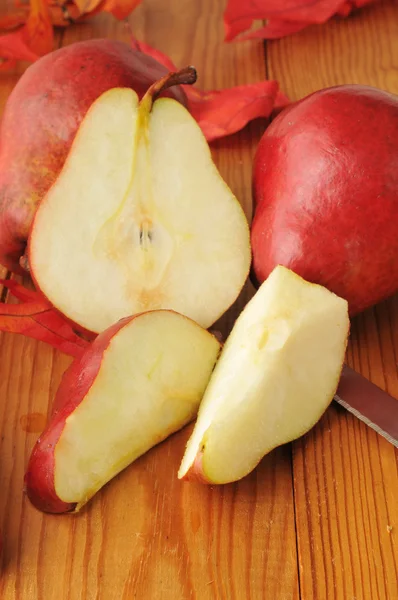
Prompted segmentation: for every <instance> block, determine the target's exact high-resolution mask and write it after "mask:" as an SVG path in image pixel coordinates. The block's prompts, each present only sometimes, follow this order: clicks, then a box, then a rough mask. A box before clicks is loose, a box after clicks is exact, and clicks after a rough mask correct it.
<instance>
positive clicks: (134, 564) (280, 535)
mask: <svg viewBox="0 0 398 600" xmlns="http://www.w3.org/2000/svg"><path fill="white" fill-rule="evenodd" d="M222 9H223V6H222V4H221V3H214V2H212V0H202V1H201V2H185V3H183V6H182V5H181V2H180V1H179V0H169V1H168V2H167V4H165V3H164V2H163V1H162V0H146V1H145V2H144V3H143V4H142V6H140V8H139V9H138V10H137V11H136V12H135V13H134V14H133V15H132V17H131V19H130V23H131V26H132V28H133V30H134V33H135V35H136V36H137V37H139V38H140V39H144V40H145V41H146V42H148V43H150V44H153V45H155V46H157V47H158V48H159V49H160V50H163V51H166V52H168V53H169V54H170V56H171V57H172V59H173V60H174V61H175V62H176V64H177V65H180V66H183V65H185V64H189V63H193V64H195V65H196V66H197V68H198V70H199V77H200V80H199V81H200V84H201V85H202V86H203V87H205V88H214V87H221V86H228V85H234V84H242V83H245V82H252V81H253V82H254V81H257V80H259V79H261V78H262V77H264V72H265V63H264V54H263V45H262V42H255V43H249V44H240V45H225V44H223V43H222V36H223V31H222ZM92 37H111V38H116V39H124V40H126V41H127V40H128V31H127V30H126V28H125V26H124V25H123V24H121V23H118V22H116V21H115V20H114V19H112V18H111V17H109V16H103V15H101V16H99V17H98V18H96V19H94V20H93V21H90V22H88V23H86V24H82V25H79V26H78V27H73V28H72V27H71V28H70V29H68V30H67V31H66V33H65V36H64V43H65V44H68V43H72V42H74V41H76V40H79V39H88V38H92ZM262 129H263V124H261V123H256V124H252V125H251V126H250V127H248V128H247V129H246V130H245V131H244V132H242V133H239V134H237V135H234V136H231V137H230V138H228V139H226V140H222V141H220V142H217V143H215V144H214V145H213V151H214V157H215V160H216V163H217V165H218V166H219V168H220V170H221V173H222V174H223V176H224V177H225V179H226V180H227V182H228V183H229V185H230V186H231V187H232V189H233V190H234V191H235V193H236V194H237V195H238V197H239V198H240V199H241V201H242V204H243V206H244V207H245V210H246V212H247V214H248V215H249V214H250V212H251V193H250V189H251V162H252V156H253V153H254V149H255V146H256V144H257V141H258V139H259V137H260V135H261V133H262ZM251 294H252V289H251V288H250V287H249V286H247V287H246V289H245V291H244V293H243V294H242V296H241V298H240V299H239V301H238V302H237V303H236V306H235V307H233V309H231V310H230V311H229V312H228V314H227V315H226V316H225V317H224V318H223V319H222V320H221V322H220V323H219V324H218V326H219V328H220V329H221V330H222V332H223V333H224V335H226V334H227V333H228V331H229V329H230V327H231V325H232V323H233V321H234V319H235V318H236V315H237V314H238V311H239V310H240V308H241V307H242V306H243V304H244V303H245V302H246V301H247V299H248V298H249V297H250V295H251ZM68 362H69V359H67V358H66V357H63V356H61V355H59V354H58V353H57V352H54V351H52V350H51V349H49V348H46V347H45V346H43V345H41V344H37V343H35V342H31V341H28V340H25V339H23V338H17V337H16V336H14V337H12V336H10V335H5V336H3V338H2V346H1V348H0V365H1V379H0V413H1V414H0V419H1V420H0V423H1V424H2V425H0V426H2V436H3V437H2V438H1V441H0V443H1V448H0V457H1V459H0V460H1V463H0V484H1V489H2V490H3V494H2V496H1V498H0V516H1V524H2V527H3V530H4V537H5V550H4V556H3V578H2V580H1V581H0V597H1V598H2V600H21V599H28V598H29V599H30V598H35V599H38V600H52V599H54V600H62V599H65V600H66V599H67V600H75V599H76V600H77V599H87V600H89V599H90V600H91V599H94V598H95V599H96V600H100V599H103V600H120V599H122V598H123V599H125V600H131V599H132V598H139V599H140V600H158V599H162V600H174V599H176V600H177V599H178V600H185V599H194V598H196V599H197V600H207V599H214V598H217V599H218V598H220V599H225V600H227V599H228V600H243V599H245V600H246V599H247V600H254V599H255V600H260V599H262V598H264V599H265V598H267V600H268V599H269V598H272V599H273V600H291V599H297V598H298V576H297V552H296V539H295V527H294V506H293V488H292V469H291V450H290V448H289V447H285V448H282V449H279V450H278V451H276V452H274V453H273V454H272V455H270V456H269V457H267V459H265V460H264V461H263V462H262V463H261V465H260V467H259V468H258V469H257V470H256V472H255V473H253V474H252V475H251V476H249V477H247V478H246V479H245V480H244V481H242V482H240V483H239V484H236V485H230V486H224V487H204V486H200V485H194V484H188V483H187V484H185V483H184V484H182V483H180V482H178V481H177V479H176V472H177V468H178V465H179V462H180V459H181V457H182V454H183V448H184V444H185V443H186V440H187V438H188V435H189V432H190V428H187V429H186V430H185V431H182V432H180V433H179V434H177V435H175V436H173V437H172V438H171V439H169V440H168V441H166V442H165V443H164V444H162V445H161V446H159V447H158V448H155V449H154V450H152V451H151V452H149V453H148V454H147V455H146V456H144V457H142V458H141V459H140V460H138V461H137V462H136V463H135V464H134V465H132V466H131V467H130V468H128V469H126V470H125V471H124V472H123V473H122V474H121V475H120V476H118V477H117V478H116V479H115V480H114V481H112V483H111V484H110V485H109V486H107V487H106V488H105V489H104V490H103V491H101V492H100V493H99V494H97V496H96V497H95V498H94V499H93V500H92V502H90V504H89V505H88V506H87V508H86V509H85V510H83V511H82V512H81V513H80V514H78V515H76V516H68V515H66V516H51V515H42V514H40V513H39V512H37V511H36V510H35V509H33V508H32V506H31V505H30V504H29V502H28V501H27V500H26V498H24V497H23V495H22V477H23V471H24V468H25V465H26V462H27V460H28V456H29V453H30V450H31V448H32V446H33V444H34V442H35V439H36V437H37V433H36V432H32V433H27V432H24V431H23V430H22V427H21V418H22V417H23V416H24V415H27V414H31V413H38V414H44V413H46V412H47V407H48V406H49V404H50V402H51V398H52V397H53V394H54V391H55V389H56V387H57V385H58V382H59V380H60V376H61V373H62V371H63V369H64V368H65V367H66V365H67V364H68ZM25 421H26V419H25ZM25 421H24V422H25Z"/></svg>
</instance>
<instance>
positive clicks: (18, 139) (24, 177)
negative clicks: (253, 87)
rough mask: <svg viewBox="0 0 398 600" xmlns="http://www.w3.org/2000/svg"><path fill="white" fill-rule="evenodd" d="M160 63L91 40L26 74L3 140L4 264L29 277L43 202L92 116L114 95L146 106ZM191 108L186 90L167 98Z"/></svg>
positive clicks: (0, 224) (0, 243)
mask: <svg viewBox="0 0 398 600" xmlns="http://www.w3.org/2000/svg"><path fill="white" fill-rule="evenodd" d="M167 72H168V71H167V69H166V68H165V67H164V66H163V65H161V64H160V63H158V62H157V61H156V60H155V59H153V58H152V57H150V56H147V55H146V54H143V53H141V52H139V51H138V50H133V49H132V48H130V47H129V46H128V45H127V44H124V43H123V42H119V41H114V40H105V39H98V40H88V41H84V42H77V43H75V44H71V45H69V46H66V47H64V48H61V49H59V50H56V51H55V52H52V53H51V54H48V55H46V56H44V57H43V58H41V59H40V60H38V61H37V62H36V63H34V64H33V65H32V66H31V67H29V68H28V69H27V71H26V72H25V73H24V75H23V76H22V77H21V79H20V80H19V82H18V84H17V85H16V86H15V88H14V90H13V92H12V93H11V95H10V97H9V99H8V102H7V105H6V108H5V110H4V113H3V119H2V125H1V133H0V140H1V144H0V264H2V265H4V266H6V267H7V268H8V269H10V270H12V271H15V272H23V269H22V267H21V266H20V263H19V260H20V257H21V256H22V255H23V254H24V251H25V246H26V240H27V237H28V232H29V228H30V225H31V222H32V219H33V216H34V213H35V210H36V207H37V204H38V202H40V200H41V199H42V198H43V196H44V195H45V194H46V193H47V191H48V190H49V188H50V187H51V185H52V184H53V183H54V181H55V179H56V178H57V176H58V174H59V172H60V170H61V168H62V166H63V164H64V161H65V158H66V156H67V154H68V151H69V149H70V147H71V144H72V141H73V139H74V137H75V134H76V132H77V129H78V127H79V125H80V123H81V121H82V119H83V117H84V116H85V114H86V112H87V110H88V108H89V107H90V106H91V104H92V103H93V102H94V100H96V99H97V98H98V97H99V96H100V95H101V94H102V93H103V92H105V91H107V90H108V89H110V88H113V87H130V88H133V89H134V90H135V91H136V92H137V94H138V96H139V97H140V98H141V97H142V96H143V95H144V93H145V92H146V90H147V89H148V87H149V86H150V85H151V84H152V83H154V82H155V81H157V80H158V79H160V78H161V77H163V76H164V75H166V73H167ZM165 95H169V96H171V97H173V98H175V99H177V100H179V101H180V102H181V103H183V104H186V96H185V94H184V92H183V90H182V89H181V88H178V87H174V88H172V89H170V90H168V91H167V92H166V94H165Z"/></svg>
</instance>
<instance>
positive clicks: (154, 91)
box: [141, 66, 197, 112]
mask: <svg viewBox="0 0 398 600" xmlns="http://www.w3.org/2000/svg"><path fill="white" fill-rule="evenodd" d="M196 79H197V73H196V69H195V67H191V66H189V67H185V69H181V71H177V72H176V73H167V75H165V76H164V77H162V78H161V79H159V80H158V81H155V83H153V84H152V85H151V87H150V88H149V89H148V90H147V92H146V93H145V95H144V97H143V98H142V100H141V103H142V104H143V105H145V106H146V108H147V110H148V112H149V111H150V110H151V108H152V105H153V103H154V102H155V100H156V98H157V97H158V96H159V94H161V93H162V92H163V91H164V90H167V88H169V87H172V86H174V85H192V84H193V83H195V81H196Z"/></svg>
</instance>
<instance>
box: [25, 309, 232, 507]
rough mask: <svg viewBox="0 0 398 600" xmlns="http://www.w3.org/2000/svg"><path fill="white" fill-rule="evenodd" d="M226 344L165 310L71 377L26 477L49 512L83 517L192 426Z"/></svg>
mask: <svg viewBox="0 0 398 600" xmlns="http://www.w3.org/2000/svg"><path fill="white" fill-rule="evenodd" d="M219 351H220V343H219V342H218V340H217V339H216V338H215V337H214V336H213V335H212V334H210V333H209V332H208V331H206V330H204V329H202V328H201V327H200V326H199V325H198V324H197V323H195V322H194V321H192V320H190V319H187V318H186V317H183V316H181V315H179V314H177V313H175V312H172V311H168V310H159V311H150V312H147V313H143V314H141V315H136V316H135V317H129V318H126V319H122V320H121V321H119V322H118V323H116V324H115V325H113V326H112V327H110V328H109V329H107V330H106V331H104V332H103V333H102V334H100V335H99V336H98V337H97V338H96V340H95V341H94V342H93V343H92V344H91V345H90V346H89V347H88V348H87V350H86V351H85V352H84V354H83V355H82V357H81V358H78V359H76V360H75V361H74V362H73V363H72V365H71V366H70V368H69V369H68V370H67V371H66V373H65V375H64V377H63V379H62V382H61V385H60V387H59V389H58V392H57V396H56V398H55V410H54V413H53V415H52V417H51V419H50V422H49V424H48V426H47V428H46V430H45V431H44V432H43V433H42V435H41V436H40V438H39V440H38V441H37V443H36V445H35V447H34V449H33V451H32V455H31V458H30V461H29V465H28V469H27V472H26V475H25V484H26V490H27V493H28V496H29V498H30V500H31V501H32V503H33V504H34V505H35V506H36V507H37V508H39V509H40V510H43V511H45V512H52V513H62V512H71V511H76V510H79V508H80V507H81V506H83V504H85V503H86V502H87V501H88V500H89V499H90V498H91V497H92V496H93V495H94V494H95V493H96V492H97V491H98V490H99V489H100V488H101V487H102V486H103V485H105V484H106V483H107V482H108V481H109V480H110V479H111V478H112V477H114V476H115V475H116V474H117V473H119V472H120V471H121V470H122V469H124V468H125V467H127V465H129V464H130V463H131V462H133V461H134V460H135V459H136V458H138V457H139V456H141V455H142V454H143V453H144V452H147V450H149V449H150V448H152V446H154V445H155V444H158V443H159V442H161V441H162V440H164V439H165V438H166V437H167V436H169V435H170V434H172V433H173V432H175V431H177V430H178V429H180V428H181V427H183V426H184V425H185V424H186V423H188V422H189V421H191V420H192V419H194V418H195V416H196V413H197V410H198V407H199V403H200V401H201V399H202V396H203V393H204V391H205V389H206V386H207V383H208V381H209V379H210V376H211V373H212V370H213V368H214V364H215V362H216V360H217V357H218V354H219Z"/></svg>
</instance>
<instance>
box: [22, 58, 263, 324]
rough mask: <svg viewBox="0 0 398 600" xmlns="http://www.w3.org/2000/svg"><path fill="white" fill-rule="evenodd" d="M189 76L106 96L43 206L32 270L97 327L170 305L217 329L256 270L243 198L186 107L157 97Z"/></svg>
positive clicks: (66, 309)
mask: <svg viewBox="0 0 398 600" xmlns="http://www.w3.org/2000/svg"><path fill="white" fill-rule="evenodd" d="M187 72H188V73H192V72H191V71H189V69H188V70H185V73H187ZM181 73H182V74H183V73H184V72H181ZM181 73H180V74H170V75H169V76H167V77H166V78H164V80H161V81H160V82H157V83H156V84H154V86H152V87H151V88H150V89H149V91H148V92H147V94H146V95H145V96H144V98H143V99H142V100H141V102H140V103H139V102H138V97H137V94H136V93H135V92H134V91H133V90H131V89H122V88H115V89H111V90H109V91H107V92H105V93H104V94H103V95H102V96H100V97H99V98H98V100H96V101H95V102H94V104H93V105H92V107H91V108H90V110H89V111H88V113H87V115H86V117H85V119H84V120H83V122H82V124H81V126H80V128H79V131H78V133H77V136H76V138H75V141H74V143H73V145H72V148H71V150H70V153H69V156H68V158H67V160H66V163H65V165H64V168H63V170H62V171H61V173H60V175H59V177H58V179H57V181H56V182H55V184H54V185H53V187H52V188H51V189H50V191H49V192H48V194H47V195H46V197H45V198H44V199H43V201H42V202H41V205H40V207H39V209H38V211H37V213H36V217H35V219H34V222H33V226H32V230H31V234H30V239H29V263H30V270H31V272H32V276H33V279H34V280H35V282H36V284H37V286H38V287H39V288H40V290H41V291H42V293H43V294H44V295H45V296H46V297H47V298H48V299H49V300H50V302H51V303H52V304H53V305H54V306H55V307H56V308H57V309H58V310H60V311H61V312H62V313H63V314H64V315H66V316H67V317H68V318H69V319H71V320H72V321H73V322H75V323H77V324H78V325H80V326H81V327H83V328H85V329H87V330H89V331H93V332H97V333H98V332H101V331H103V330H104V329H106V328H107V327H108V326H110V325H111V324H112V323H114V322H116V321H117V320H118V319H120V318H121V317H125V316H127V315H131V314H136V313H140V312H144V311H147V310H153V309H159V308H168V309H173V310H175V311H177V312H179V313H182V314H183V315H186V316H188V317H190V318H192V319H193V320H195V321H196V322H197V323H199V324H200V325H202V326H203V327H205V328H208V327H209V326H210V325H212V324H213V323H214V322H215V321H216V320H217V319H218V318H219V317H220V316H221V315H222V314H223V313H224V312H225V311H226V310H227V308H228V307H229V306H230V305H231V304H232V303H233V302H234V300H235V299H236V298H237V296H238V294H239V292H240V290H241V289H242V287H243V285H244V282H245V280H246V278H247V275H248V271H249V267H250V260H251V251H250V237H249V228H248V223H247V220H246V217H245V214H244V212H243V210H242V208H241V206H240V204H239V202H238V200H237V199H236V198H235V196H234V195H233V193H232V192H231V190H230V189H229V188H228V186H227V185H226V184H225V182H224V181H223V179H222V178H221V176H220V174H219V172H218V170H217V168H216V167H215V165H214V163H213V161H212V158H211V154H210V150H209V147H208V144H207V142H206V140H205V138H204V136H203V134H202V132H201V130H200V128H199V126H198V124H197V123H196V121H195V120H194V119H193V117H192V116H191V115H190V114H189V112H188V111H187V110H186V109H185V108H184V106H182V105H181V104H179V103H178V102H177V101H176V100H172V99H169V98H159V99H157V100H155V101H154V99H155V98H156V96H157V94H158V93H159V92H160V91H161V90H162V89H164V87H167V86H170V85H173V84H174V83H181V81H183V82H186V81H187V80H186V79H184V77H183V75H181ZM173 78H174V79H173Z"/></svg>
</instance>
